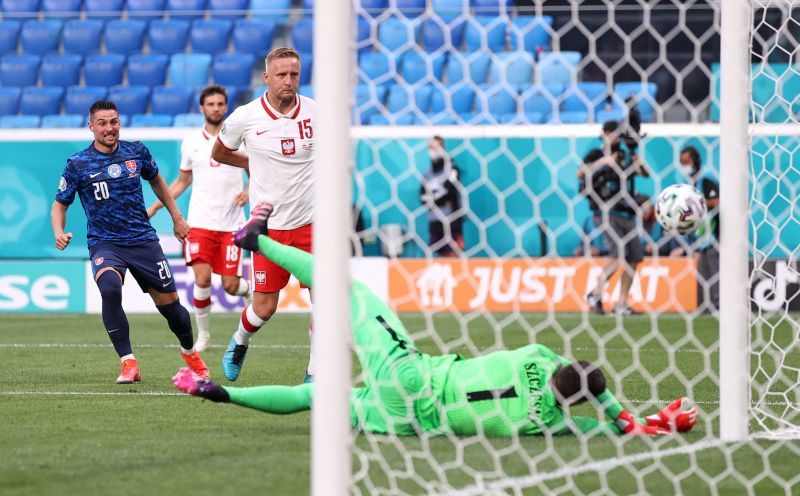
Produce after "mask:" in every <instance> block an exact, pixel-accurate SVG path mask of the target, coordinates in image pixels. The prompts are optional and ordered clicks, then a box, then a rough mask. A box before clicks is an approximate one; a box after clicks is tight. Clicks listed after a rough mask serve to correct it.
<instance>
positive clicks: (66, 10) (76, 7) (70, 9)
mask: <svg viewBox="0 0 800 496" xmlns="http://www.w3.org/2000/svg"><path fill="white" fill-rule="evenodd" d="M81 2H82V0H42V12H43V13H44V16H45V17H46V18H50V19H60V20H64V19H76V18H78V17H80V15H81Z"/></svg>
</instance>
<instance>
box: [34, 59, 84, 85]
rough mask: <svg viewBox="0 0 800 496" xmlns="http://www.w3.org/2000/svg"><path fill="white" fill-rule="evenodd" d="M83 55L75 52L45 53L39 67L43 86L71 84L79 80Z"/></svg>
mask: <svg viewBox="0 0 800 496" xmlns="http://www.w3.org/2000/svg"><path fill="white" fill-rule="evenodd" d="M82 64H83V57H82V56H80V55H75V54H64V55H52V54H51V55H45V56H44V57H42V65H41V67H40V68H39V76H40V77H41V78H42V85H43V86H72V85H75V84H78V83H80V82H81V65H82Z"/></svg>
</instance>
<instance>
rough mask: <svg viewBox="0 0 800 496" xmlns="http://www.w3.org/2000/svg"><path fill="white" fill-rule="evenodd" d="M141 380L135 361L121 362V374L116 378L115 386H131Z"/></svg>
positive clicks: (130, 359) (131, 359)
mask: <svg viewBox="0 0 800 496" xmlns="http://www.w3.org/2000/svg"><path fill="white" fill-rule="evenodd" d="M141 380H142V374H140V373H139V366H138V365H137V364H136V360H135V359H133V358H129V359H128V360H124V361H123V362H122V372H120V374H119V377H117V384H133V383H134V382H140V381H141Z"/></svg>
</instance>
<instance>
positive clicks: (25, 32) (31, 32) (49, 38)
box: [20, 20, 63, 55]
mask: <svg viewBox="0 0 800 496" xmlns="http://www.w3.org/2000/svg"><path fill="white" fill-rule="evenodd" d="M62 27H63V23H62V22H61V21H52V20H51V21H25V22H24V23H23V24H22V31H21V32H20V40H21V41H22V51H23V52H24V53H30V54H36V55H44V54H46V53H56V52H58V43H59V40H60V39H61V28H62Z"/></svg>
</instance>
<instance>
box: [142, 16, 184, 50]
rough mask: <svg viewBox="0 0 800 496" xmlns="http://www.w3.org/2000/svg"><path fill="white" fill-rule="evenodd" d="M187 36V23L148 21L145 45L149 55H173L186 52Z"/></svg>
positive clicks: (178, 21) (180, 21) (181, 21)
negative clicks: (148, 48)
mask: <svg viewBox="0 0 800 496" xmlns="http://www.w3.org/2000/svg"><path fill="white" fill-rule="evenodd" d="M188 34H189V21H184V20H169V21H161V20H156V21H150V29H148V30H147V44H148V46H149V47H150V53H164V54H167V55H173V54H176V53H183V52H184V51H186V39H187V37H188Z"/></svg>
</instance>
